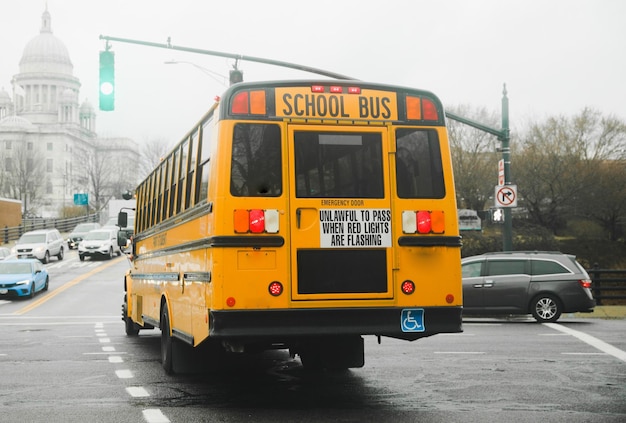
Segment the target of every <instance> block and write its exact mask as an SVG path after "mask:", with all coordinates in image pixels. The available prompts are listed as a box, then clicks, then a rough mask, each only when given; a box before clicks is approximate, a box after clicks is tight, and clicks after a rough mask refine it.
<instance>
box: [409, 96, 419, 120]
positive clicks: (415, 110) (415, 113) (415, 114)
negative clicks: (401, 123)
mask: <svg viewBox="0 0 626 423" xmlns="http://www.w3.org/2000/svg"><path fill="white" fill-rule="evenodd" d="M406 118H407V119H409V120H420V119H422V104H421V102H420V98H419V97H411V96H407V97H406Z"/></svg>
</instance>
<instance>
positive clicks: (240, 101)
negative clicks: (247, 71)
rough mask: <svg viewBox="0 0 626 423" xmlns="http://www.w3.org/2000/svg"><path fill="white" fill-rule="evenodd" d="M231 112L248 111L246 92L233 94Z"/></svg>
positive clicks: (241, 112) (242, 112)
mask: <svg viewBox="0 0 626 423" xmlns="http://www.w3.org/2000/svg"><path fill="white" fill-rule="evenodd" d="M230 111H231V113H233V114H248V113H250V106H249V103H248V92H247V91H241V92H238V93H237V94H235V97H234V98H233V102H232V104H231V110H230Z"/></svg>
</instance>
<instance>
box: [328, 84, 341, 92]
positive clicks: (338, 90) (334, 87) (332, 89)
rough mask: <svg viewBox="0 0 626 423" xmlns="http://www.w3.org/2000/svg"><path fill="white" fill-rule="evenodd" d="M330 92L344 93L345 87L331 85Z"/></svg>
mask: <svg viewBox="0 0 626 423" xmlns="http://www.w3.org/2000/svg"><path fill="white" fill-rule="evenodd" d="M330 92H331V93H342V92H343V87H337V86H334V85H333V86H331V87H330Z"/></svg>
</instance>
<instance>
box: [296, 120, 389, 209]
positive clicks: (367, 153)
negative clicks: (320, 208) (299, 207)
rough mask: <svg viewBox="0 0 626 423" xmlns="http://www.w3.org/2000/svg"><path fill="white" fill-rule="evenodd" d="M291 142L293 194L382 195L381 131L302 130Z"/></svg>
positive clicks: (351, 196)
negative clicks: (294, 188)
mask: <svg viewBox="0 0 626 423" xmlns="http://www.w3.org/2000/svg"><path fill="white" fill-rule="evenodd" d="M294 145H295V146H294V148H295V155H296V197H298V198H326V197H332V198H384V195H385V192H384V189H383V168H382V140H381V135H380V134H374V133H350V134H346V133H330V132H304V131H303V132H296V133H295V134H294Z"/></svg>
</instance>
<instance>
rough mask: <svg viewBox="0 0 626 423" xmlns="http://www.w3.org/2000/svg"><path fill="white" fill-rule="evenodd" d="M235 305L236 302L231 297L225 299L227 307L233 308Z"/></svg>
mask: <svg viewBox="0 0 626 423" xmlns="http://www.w3.org/2000/svg"><path fill="white" fill-rule="evenodd" d="M235 303H236V301H235V299H234V298H233V297H228V298H226V305H227V306H228V307H234V306H235Z"/></svg>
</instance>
